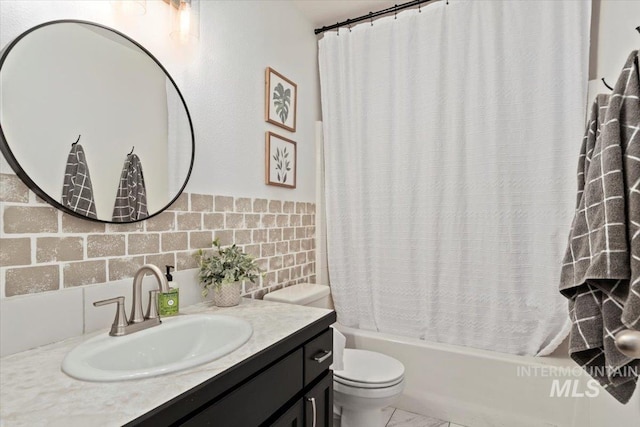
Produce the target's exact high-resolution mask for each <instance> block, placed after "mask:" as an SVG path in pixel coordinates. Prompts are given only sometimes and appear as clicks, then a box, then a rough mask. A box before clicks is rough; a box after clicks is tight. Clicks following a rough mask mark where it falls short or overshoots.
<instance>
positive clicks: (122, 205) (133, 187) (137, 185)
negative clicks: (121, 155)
mask: <svg viewBox="0 0 640 427" xmlns="http://www.w3.org/2000/svg"><path fill="white" fill-rule="evenodd" d="M148 216H149V213H148V212H147V190H146V188H145V184H144V175H143V173H142V163H141V162H140V158H139V157H138V156H137V155H135V154H129V155H127V160H125V162H124V167H123V168H122V173H121V174H120V186H119V187H118V193H117V194H116V202H115V205H114V207H113V222H129V221H138V220H141V219H144V218H146V217H148Z"/></svg>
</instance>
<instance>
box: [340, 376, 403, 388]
mask: <svg viewBox="0 0 640 427" xmlns="http://www.w3.org/2000/svg"><path fill="white" fill-rule="evenodd" d="M333 380H334V381H335V382H337V383H340V384H342V385H345V386H348V387H356V388H386V387H393V386H394V385H396V384H398V383H401V382H402V380H404V377H400V378H398V379H397V380H395V381H392V382H388V383H380V384H370V383H359V382H357V381H349V380H346V379H344V378H340V377H336V376H334V377H333Z"/></svg>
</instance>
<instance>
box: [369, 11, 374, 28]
mask: <svg viewBox="0 0 640 427" xmlns="http://www.w3.org/2000/svg"><path fill="white" fill-rule="evenodd" d="M369 21H370V22H371V26H372V27H373V12H371V11H370V12H369Z"/></svg>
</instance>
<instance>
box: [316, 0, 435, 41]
mask: <svg viewBox="0 0 640 427" xmlns="http://www.w3.org/2000/svg"><path fill="white" fill-rule="evenodd" d="M431 1H433V0H413V1H410V2H407V3H403V4H397V5H395V6H392V7H389V8H387V9H383V10H379V11H377V12H369V14H368V15H362V16H358V17H357V18H353V19H347V20H346V21H342V22H338V23H337V24H333V25H329V26H328V27H322V28H316V29H315V30H313V32H314V34H320V33H324V32H325V31H330V30H335V29H336V28H340V27H344V26H345V25H346V26H347V27H348V26H349V25H351V24H355V23H356V22H361V21H366V20H367V19H373V18H377V17H378V16H382V15H388V14H390V13H395V12H397V11H399V10H402V9H408V8H410V7H414V6H419V5H421V4H423V3H429V2H431ZM447 1H448V0H447Z"/></svg>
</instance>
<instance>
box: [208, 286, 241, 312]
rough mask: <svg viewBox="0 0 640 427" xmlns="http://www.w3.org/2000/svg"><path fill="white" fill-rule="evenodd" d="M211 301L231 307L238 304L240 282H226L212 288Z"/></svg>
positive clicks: (219, 305) (220, 305)
mask: <svg viewBox="0 0 640 427" xmlns="http://www.w3.org/2000/svg"><path fill="white" fill-rule="evenodd" d="M212 292H213V303H214V304H215V305H216V306H218V307H232V306H234V305H238V304H240V293H241V292H242V282H234V283H228V284H224V285H221V286H216V287H215V288H213V289H212Z"/></svg>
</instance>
